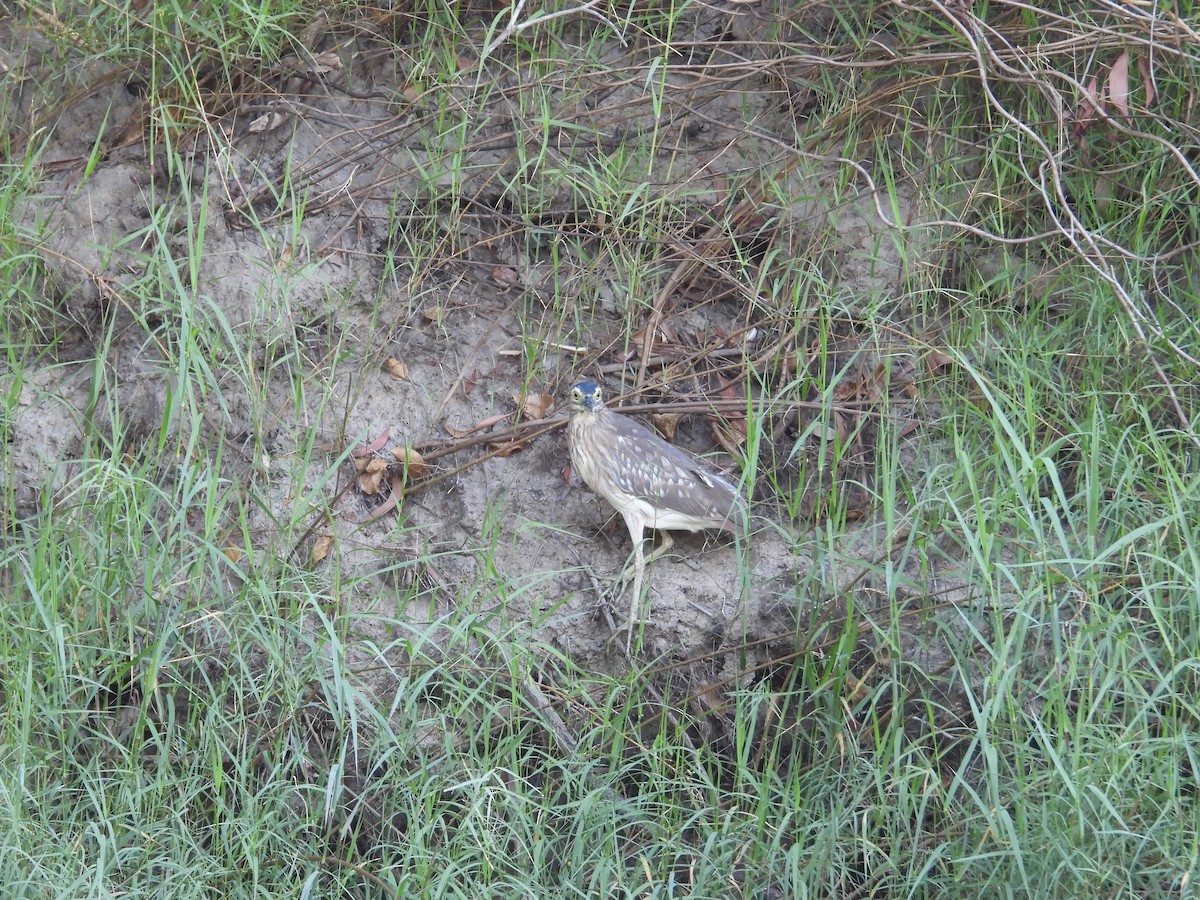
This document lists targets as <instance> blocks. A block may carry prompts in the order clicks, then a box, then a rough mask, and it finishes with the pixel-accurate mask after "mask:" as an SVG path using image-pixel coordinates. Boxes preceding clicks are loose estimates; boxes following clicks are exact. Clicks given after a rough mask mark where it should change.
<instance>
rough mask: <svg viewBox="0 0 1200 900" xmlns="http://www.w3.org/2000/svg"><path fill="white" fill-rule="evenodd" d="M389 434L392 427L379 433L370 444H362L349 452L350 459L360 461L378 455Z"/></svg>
mask: <svg viewBox="0 0 1200 900" xmlns="http://www.w3.org/2000/svg"><path fill="white" fill-rule="evenodd" d="M391 433H392V426H390V425H389V426H388V427H387V428H385V429H383V431H381V432H379V436H378V437H376V438H375V439H374V440H373V441H371V442H370V443H368V444H363V445H362V446H360V447H355V448H354V449H353V450H351V451H350V456H351V458H353V459H362V458H364V457H367V456H371V455H372V454H374V453H378V452H379V451H380V450H382V449H383V445H384V444H386V443H387V439H388V436H389V435H390V434H391ZM359 471H360V472H361V471H362V469H361V468H360V469H359Z"/></svg>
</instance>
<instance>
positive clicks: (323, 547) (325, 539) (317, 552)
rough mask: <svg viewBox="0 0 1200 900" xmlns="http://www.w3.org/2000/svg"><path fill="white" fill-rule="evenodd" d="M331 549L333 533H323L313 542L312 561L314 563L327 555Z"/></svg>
mask: <svg viewBox="0 0 1200 900" xmlns="http://www.w3.org/2000/svg"><path fill="white" fill-rule="evenodd" d="M332 549H333V535H332V534H323V535H321V536H320V537H319V538H317V539H316V540H315V541H314V542H313V548H312V561H313V565H316V564H317V563H319V562H320V561H321V560H323V559H324V558H325V557H327V556H328V555H329V551H330V550H332Z"/></svg>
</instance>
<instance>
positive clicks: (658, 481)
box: [567, 381, 746, 650]
mask: <svg viewBox="0 0 1200 900" xmlns="http://www.w3.org/2000/svg"><path fill="white" fill-rule="evenodd" d="M567 440H568V443H569V445H570V450H571V464H572V465H573V466H574V467H575V471H576V472H578V473H579V477H580V478H582V479H583V480H584V482H586V483H587V485H588V487H590V488H591V489H592V490H593V491H595V492H596V493H597V494H599V495H600V496H601V497H603V498H604V499H605V500H607V501H608V502H609V503H611V504H612V505H613V506H614V507H615V508H616V510H617V512H619V513H620V514H621V516H622V517H623V518H624V519H625V525H626V526H627V527H628V528H629V537H630V538H631V539H632V540H633V551H634V575H633V600H632V602H631V603H630V608H629V640H628V641H627V642H626V645H625V646H626V650H628V649H629V646H630V644H631V642H632V640H633V629H634V621H635V619H636V617H637V612H638V603H639V601H640V598H641V592H642V578H643V576H644V575H645V571H646V566H647V565H648V564H649V563H651V562H653V561H654V560H656V559H658V558H659V557H660V556H662V555H663V554H664V553H666V552H667V551H668V550H670V549H671V546H672V544H673V543H674V541H673V540H672V539H671V536H670V534H668V531H672V530H674V531H704V530H705V529H709V528H716V529H721V530H723V531H727V532H729V533H730V534H736V533H737V532H738V531H739V530H740V529H741V528H742V526H743V524H744V522H745V521H746V503H745V501H744V500H743V499H742V495H741V493H740V492H739V491H738V489H737V487H736V486H735V485H733V484H732V483H730V482H729V481H728V480H727V479H726V478H725V477H724V476H723V475H721V474H720V473H719V472H718V471H717V470H716V469H714V468H713V467H712V466H710V465H707V464H706V463H703V462H701V461H700V460H698V459H696V458H695V457H694V456H692V455H691V454H690V453H688V452H687V451H686V450H681V449H680V448H679V447H676V446H674V445H672V444H668V443H667V442H666V441H664V440H663V439H662V438H660V437H659V436H658V435H657V434H655V433H654V432H653V431H651V430H650V429H649V428H647V427H646V426H645V425H643V424H642V423H640V422H638V421H637V420H636V419H632V418H630V417H629V416H624V415H621V414H620V413H615V412H613V411H612V410H611V409H609V408H608V407H606V406H605V405H604V395H603V393H602V392H601V389H600V386H599V385H598V384H596V383H595V382H594V381H581V382H579V384H577V385H575V387H574V388H572V389H571V412H570V421H569V422H568V424H567ZM647 528H654V529H658V530H660V531H662V532H663V538H662V545H661V546H660V547H659V548H658V549H657V550H655V551H654V552H653V553H651V554H650V556H649V557H645V556H644V555H643V554H642V536H643V533H644V532H645V529H647Z"/></svg>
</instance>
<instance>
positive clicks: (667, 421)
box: [650, 412, 683, 441]
mask: <svg viewBox="0 0 1200 900" xmlns="http://www.w3.org/2000/svg"><path fill="white" fill-rule="evenodd" d="M682 418H683V413H671V412H663V413H650V423H651V424H652V425H653V426H654V427H655V428H657V429H658V433H659V434H661V435H662V436H663V437H665V438H666V439H667V440H668V441H673V440H675V432H677V431H678V430H679V420H680V419H682Z"/></svg>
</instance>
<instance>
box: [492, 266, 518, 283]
mask: <svg viewBox="0 0 1200 900" xmlns="http://www.w3.org/2000/svg"><path fill="white" fill-rule="evenodd" d="M492 278H494V279H495V280H496V283H497V284H499V285H500V286H501V287H512V286H513V285H514V284H516V283H517V270H516V269H514V268H512V267H511V266H492Z"/></svg>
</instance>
